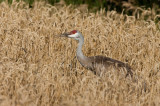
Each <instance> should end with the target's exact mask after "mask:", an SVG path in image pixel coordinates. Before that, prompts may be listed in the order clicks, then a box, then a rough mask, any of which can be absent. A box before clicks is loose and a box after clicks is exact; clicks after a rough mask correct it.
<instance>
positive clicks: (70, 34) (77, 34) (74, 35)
mask: <svg viewBox="0 0 160 106" xmlns="http://www.w3.org/2000/svg"><path fill="white" fill-rule="evenodd" d="M61 37H68V38H74V39H75V40H79V38H80V32H79V31H77V30H73V31H71V32H65V33H63V34H61Z"/></svg>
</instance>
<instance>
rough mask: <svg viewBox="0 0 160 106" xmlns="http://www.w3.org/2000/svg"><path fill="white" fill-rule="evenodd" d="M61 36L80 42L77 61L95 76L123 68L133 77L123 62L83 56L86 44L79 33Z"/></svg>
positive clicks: (101, 57)
mask: <svg viewBox="0 0 160 106" xmlns="http://www.w3.org/2000/svg"><path fill="white" fill-rule="evenodd" d="M60 36H61V37H68V38H73V39H75V40H78V41H79V43H78V47H77V53H76V54H77V59H78V61H79V62H80V64H81V65H82V66H83V67H85V68H87V69H90V70H91V71H92V72H93V73H94V74H96V75H98V76H103V74H105V72H106V71H109V70H110V68H111V67H112V68H114V69H115V70H117V71H119V69H121V68H123V69H125V70H126V72H127V73H126V77H127V76H128V75H130V76H131V77H132V76H133V73H132V71H131V67H130V66H129V65H128V64H125V63H123V62H121V61H118V60H115V59H112V58H109V57H104V56H91V57H87V56H85V55H83V52H82V46H83V43H84V37H83V35H82V34H81V33H80V32H79V31H77V30H73V31H71V32H67V33H63V34H61V35H60Z"/></svg>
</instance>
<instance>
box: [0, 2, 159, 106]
mask: <svg viewBox="0 0 160 106" xmlns="http://www.w3.org/2000/svg"><path fill="white" fill-rule="evenodd" d="M73 29H78V30H79V31H81V32H82V33H83V35H84V37H85V45H84V47H83V51H84V54H85V55H87V56H93V55H105V56H108V57H112V58H114V59H118V60H121V61H124V62H127V61H128V64H130V65H131V66H132V67H133V69H134V72H135V74H137V75H139V76H142V78H143V79H144V80H145V81H146V83H147V91H146V92H144V90H143V83H142V82H143V81H139V82H138V83H132V82H130V81H128V80H125V79H123V78H122V79H120V78H118V77H117V76H116V75H114V73H110V74H109V76H108V77H106V78H99V77H97V76H95V75H93V74H92V73H91V72H90V71H88V70H86V69H84V68H83V67H82V66H81V65H80V64H79V63H78V62H77V61H76V59H74V56H75V50H76V46H77V42H76V41H74V40H71V39H66V38H58V37H57V36H56V35H57V34H60V33H62V32H64V31H71V30H73ZM159 70H160V32H159V31H158V30H157V28H156V25H155V23H154V22H153V21H152V20H150V21H148V22H146V21H143V20H136V19H135V18H134V17H129V16H124V15H119V14H117V13H116V12H114V11H112V12H110V11H108V12H107V14H105V13H104V12H103V11H101V12H99V13H97V14H93V13H88V12H87V10H86V11H84V10H83V13H82V12H80V11H79V10H77V9H73V8H72V7H70V6H69V7H66V6H63V7H60V6H59V7H52V6H47V5H45V6H43V3H35V5H34V8H32V9H31V8H28V7H27V6H25V5H24V4H23V3H14V4H13V5H11V7H9V6H8V5H7V4H5V3H2V4H0V105H1V106H2V105H3V106H6V105H8V106H9V105H23V106H24V105H27V106H28V105H30V106H34V105H38V106H39V105H89V106H90V105H93V106H94V105H98V106H99V105H113V106H114V105H122V106H124V105H126V106H128V105H129V104H130V105H138V106H139V105H145V106H146V105H152V106H154V105H156V106H158V105H160V101H159V100H160V72H159Z"/></svg>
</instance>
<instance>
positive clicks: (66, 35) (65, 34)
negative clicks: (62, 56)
mask: <svg viewBox="0 0 160 106" xmlns="http://www.w3.org/2000/svg"><path fill="white" fill-rule="evenodd" d="M68 35H70V33H69V32H65V33H63V34H61V35H60V37H68Z"/></svg>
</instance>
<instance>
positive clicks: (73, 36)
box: [68, 33, 78, 38]
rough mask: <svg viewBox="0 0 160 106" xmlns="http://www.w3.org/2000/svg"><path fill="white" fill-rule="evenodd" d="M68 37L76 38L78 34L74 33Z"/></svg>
mask: <svg viewBox="0 0 160 106" xmlns="http://www.w3.org/2000/svg"><path fill="white" fill-rule="evenodd" d="M68 37H70V38H76V37H78V33H75V34H72V35H68Z"/></svg>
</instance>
